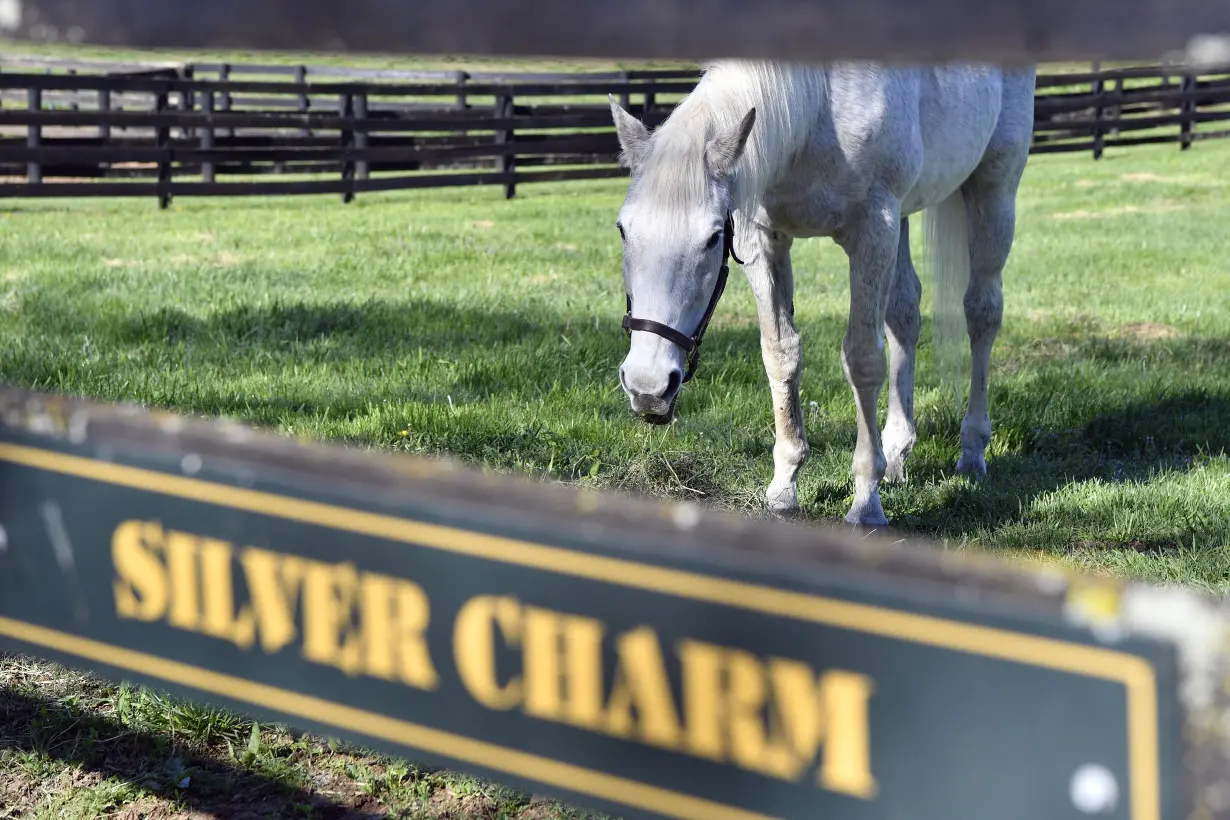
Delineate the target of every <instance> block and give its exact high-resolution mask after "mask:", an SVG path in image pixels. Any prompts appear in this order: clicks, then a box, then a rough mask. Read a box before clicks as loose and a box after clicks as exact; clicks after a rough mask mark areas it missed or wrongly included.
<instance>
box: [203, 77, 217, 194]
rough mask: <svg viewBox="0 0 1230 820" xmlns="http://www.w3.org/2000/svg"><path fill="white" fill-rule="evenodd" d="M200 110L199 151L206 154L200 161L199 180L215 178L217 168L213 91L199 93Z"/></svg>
mask: <svg viewBox="0 0 1230 820" xmlns="http://www.w3.org/2000/svg"><path fill="white" fill-rule="evenodd" d="M201 110H202V113H204V114H205V127H204V128H202V129H201V151H203V152H205V154H206V156H205V157H204V158H203V159H202V161H201V182H214V181H216V180H217V168H216V166H215V165H214V161H213V151H214V92H213V91H203V92H202V93H201Z"/></svg>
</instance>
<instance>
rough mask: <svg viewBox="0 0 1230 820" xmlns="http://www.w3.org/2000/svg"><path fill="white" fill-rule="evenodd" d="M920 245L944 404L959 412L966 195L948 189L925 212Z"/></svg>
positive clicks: (965, 282)
mask: <svg viewBox="0 0 1230 820" xmlns="http://www.w3.org/2000/svg"><path fill="white" fill-rule="evenodd" d="M923 243H924V246H925V247H926V252H927V260H928V263H929V265H930V267H931V281H932V286H933V293H932V297H931V327H932V342H933V345H934V348H935V362H936V367H937V370H938V374H939V383H940V389H941V390H942V391H943V395H944V397H945V403H947V401H951V402H953V407H954V408H956V409H957V412H958V415H959V414H960V405H961V396H962V394H963V392H964V390H963V385H962V383H961V376H962V373H961V370H962V353H963V348H964V341H965V288H966V287H967V286H968V284H969V253H970V248H969V225H968V223H967V222H966V214H965V196H964V195H963V194H962V193H961V189H960V188H957V190H955V191H953V192H952V194H950V195H949V196H948V198H947V199H945V200H944V201H943V202H940V203H939V204H937V205H934V206H932V207H931V208H928V209H927V212H926V214H925V216H924V232H923Z"/></svg>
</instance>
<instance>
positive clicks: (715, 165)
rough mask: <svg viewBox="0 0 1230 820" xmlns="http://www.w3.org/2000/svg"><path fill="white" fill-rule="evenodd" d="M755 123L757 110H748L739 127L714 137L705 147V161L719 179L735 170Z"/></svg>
mask: <svg viewBox="0 0 1230 820" xmlns="http://www.w3.org/2000/svg"><path fill="white" fill-rule="evenodd" d="M755 123H756V109H755V108H751V109H748V112H747V113H746V114H744V115H743V119H742V120H741V121H740V122H739V125H738V126H737V127H735V128H733V129H731V130H730V131H727V132H726V133H725V134H720V135H718V136H716V137H714V138H713V139H711V140H709V144H708V145H707V146H705V160H706V162H708V163H709V168H710V169H712V171H713V173H714V174H716V175H717V176H718V178H719V179H721V178H723V177H725V176H727V175H728V174H730V172H731V171H733V170H734V169H735V163H736V162H738V161H739V157H741V156H743V149H744V148H746V147H747V138H748V136H749V135H750V134H751V133H752V126H753V125H754V124H755Z"/></svg>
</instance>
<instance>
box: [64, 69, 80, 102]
mask: <svg viewBox="0 0 1230 820" xmlns="http://www.w3.org/2000/svg"><path fill="white" fill-rule="evenodd" d="M67 73H68V76H70V77H76V76H77V69H75V68H70V69H69V70H68V72H67ZM80 92H81V89H78V88H74V89H73V96H72V97H70V99H71V100H72V102H70V103H69V104H68V110H69V111H80V110H81V106H80V105H79V104H78V103H77V97H78V95H79V94H80Z"/></svg>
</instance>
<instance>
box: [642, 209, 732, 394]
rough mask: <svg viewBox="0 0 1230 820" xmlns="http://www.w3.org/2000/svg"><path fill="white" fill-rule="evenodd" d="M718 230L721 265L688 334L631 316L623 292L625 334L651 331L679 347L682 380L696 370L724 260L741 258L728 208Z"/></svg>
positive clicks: (722, 281)
mask: <svg viewBox="0 0 1230 820" xmlns="http://www.w3.org/2000/svg"><path fill="white" fill-rule="evenodd" d="M722 233H723V242H722V267H721V268H720V269H719V270H718V280H717V284H716V285H715V286H714V288H713V295H712V296H710V297H709V305H708V307H706V308H705V315H704V316H702V317H701V320H700V324H699V325H698V326H697V328H696V331H695V332H694V333H693V334H692V335H691V336H685V335H684V334H683V333H680V332H679V331H678V330H675V328H673V327H671V326H670V325H664V324H662V323H661V322H655V321H653V320H652V319H634V318H632V294H630V293H625V294H624V296H625V297H626V298H627V300H628V312H627V313H626V314H624V322H623V325H624V332H625V333H626V334H627V335H628V336H629V337H631V336H632V331H634V330H641V331H644V332H646V333H653V334H656V335H658V336H661V337H662V338H664V339H667V340H669V341H671V342H674V343H675V344H677V345H679V347H681V348H683V352H684V354H685V355H686V356H687V357H688V366H687V371H686V372H684V374H683V381H684V382H687V381H688V380H690V379H691V378H692V374H693V373H695V372H696V368H697V366H699V364H700V342H701V339H702V338H704V335H705V330H706V329H707V328H708V327H709V320H710V319H712V318H713V312H714V311H715V310H716V309H717V305H718V300H720V299H721V298H722V292H723V291H724V290H725V289H726V280H727V278H729V276H730V265H728V264H727V261H726V260H727V259H734V260H735V261H736V262H738V263H739V264H740V265H742V264H743V260H742V259H740V258H739V257H738V256H736V255H735V221H734V217H733V216H731V214H730V213H729V212H727V214H726V225H725V228H724V229H723V231H722Z"/></svg>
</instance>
